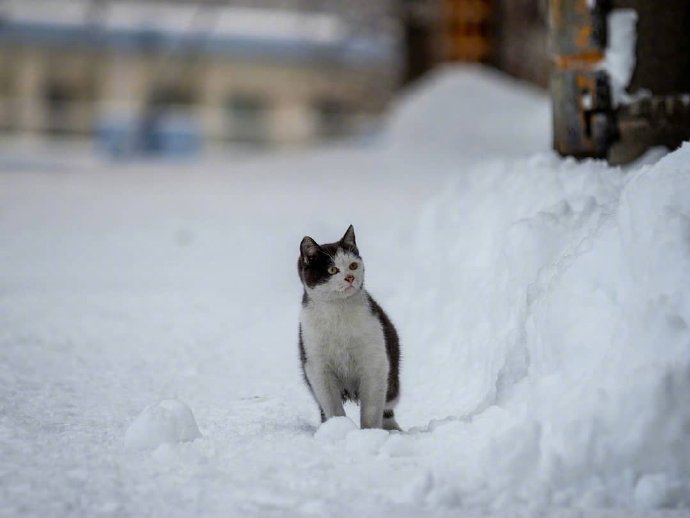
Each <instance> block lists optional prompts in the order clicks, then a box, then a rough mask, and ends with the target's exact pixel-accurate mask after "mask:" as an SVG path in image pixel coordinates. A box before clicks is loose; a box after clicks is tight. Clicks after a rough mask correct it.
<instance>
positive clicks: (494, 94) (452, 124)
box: [386, 65, 551, 157]
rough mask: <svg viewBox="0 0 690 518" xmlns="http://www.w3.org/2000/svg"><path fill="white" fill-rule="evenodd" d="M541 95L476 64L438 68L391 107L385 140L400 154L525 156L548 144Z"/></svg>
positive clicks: (546, 117) (545, 109) (546, 114)
mask: <svg viewBox="0 0 690 518" xmlns="http://www.w3.org/2000/svg"><path fill="white" fill-rule="evenodd" d="M550 127H551V118H550V111H549V102H548V98H547V97H546V96H545V95H544V94H543V92H541V91H539V90H537V89H536V88H534V87H532V86H529V85H527V84H526V83H522V82H520V81H517V80H515V79H511V78H509V77H508V76H506V75H504V74H501V73H499V72H496V71H495V70H492V69H489V68H486V67H481V66H461V67H459V66H457V65H455V66H452V65H448V66H445V67H440V68H438V69H436V70H434V71H433V72H431V73H429V74H427V75H426V76H424V77H423V78H422V79H421V80H420V81H419V82H417V83H415V84H414V85H413V87H412V88H411V89H410V90H408V91H407V92H406V93H405V94H404V95H403V96H402V97H401V98H400V99H399V100H398V101H397V103H396V106H395V109H394V110H393V113H392V115H391V117H390V120H389V121H388V125H387V131H386V136H387V138H386V140H387V146H388V147H389V149H390V150H391V151H393V152H401V153H404V154H405V155H412V156H414V155H416V154H420V153H425V154H428V153H433V154H435V155H437V156H438V155H452V156H455V157H458V156H460V155H462V156H481V157H484V156H491V155H495V154H500V155H501V156H506V155H525V154H527V153H531V152H536V151H541V150H543V149H545V148H546V147H547V146H548V135H549V132H550Z"/></svg>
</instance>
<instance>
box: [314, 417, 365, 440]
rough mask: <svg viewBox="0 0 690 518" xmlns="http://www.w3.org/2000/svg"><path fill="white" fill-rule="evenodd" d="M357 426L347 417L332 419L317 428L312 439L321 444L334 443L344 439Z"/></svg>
mask: <svg viewBox="0 0 690 518" xmlns="http://www.w3.org/2000/svg"><path fill="white" fill-rule="evenodd" d="M353 430H357V425H356V424H355V423H354V422H353V421H352V419H350V418H349V417H332V418H330V419H329V420H328V421H326V422H325V423H323V424H321V426H319V429H318V430H316V433H315V434H314V439H316V440H317V441H321V442H334V441H339V440H342V439H344V438H345V436H346V435H347V434H348V433H350V432H351V431H353Z"/></svg>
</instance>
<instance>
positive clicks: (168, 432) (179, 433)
mask: <svg viewBox="0 0 690 518" xmlns="http://www.w3.org/2000/svg"><path fill="white" fill-rule="evenodd" d="M199 437H201V432H200V431H199V427H198V426H197V424H196V420H195V419H194V414H192V410H191V409H190V408H189V407H188V406H187V405H185V404H184V403H182V402H181V401H176V400H174V399H168V400H164V401H161V402H159V403H156V404H155V405H151V406H148V407H146V408H145V409H144V411H143V412H142V413H141V414H139V416H138V417H137V418H136V419H135V420H134V422H133V423H132V424H131V425H129V428H127V431H126V432H125V449H127V450H143V449H153V448H157V447H158V446H160V445H162V444H173V443H178V442H188V441H193V440H194V439H198V438H199Z"/></svg>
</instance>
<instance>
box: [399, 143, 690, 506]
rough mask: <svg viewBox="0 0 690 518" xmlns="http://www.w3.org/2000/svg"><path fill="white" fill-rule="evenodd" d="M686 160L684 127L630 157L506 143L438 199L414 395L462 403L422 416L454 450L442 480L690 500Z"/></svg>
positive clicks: (655, 500)
mask: <svg viewBox="0 0 690 518" xmlns="http://www.w3.org/2000/svg"><path fill="white" fill-rule="evenodd" d="M689 164H690V145H688V144H686V145H685V146H684V147H683V148H682V149H680V150H678V151H676V152H675V153H672V154H670V155H668V156H667V157H665V158H664V159H662V160H661V161H659V162H658V163H657V164H655V165H652V166H645V167H642V168H641V169H639V170H637V171H634V172H632V173H630V174H624V173H623V172H621V171H620V170H618V169H611V168H608V167H606V166H605V165H603V164H601V163H597V162H585V163H582V164H579V163H576V162H574V161H571V160H565V161H562V160H560V159H556V158H555V157H551V156H542V157H535V158H531V159H523V160H518V161H514V162H510V163H509V162H505V161H496V162H494V163H484V164H482V165H481V166H477V167H474V168H471V169H469V170H467V171H458V178H457V180H456V181H455V183H454V185H453V186H452V187H451V188H449V189H448V190H447V191H446V192H444V193H443V194H442V195H441V196H440V197H439V198H438V199H436V200H434V201H433V202H431V203H430V205H429V207H428V208H427V210H426V212H425V213H424V215H423V217H422V219H421V221H420V223H419V227H418V229H417V231H416V235H415V238H414V239H413V240H412V246H413V248H414V254H413V256H412V261H411V262H412V264H414V265H415V268H414V269H413V271H411V272H410V275H409V278H407V279H406V280H405V282H404V283H403V286H407V287H408V289H407V290H409V291H407V290H405V291H404V292H403V293H402V294H401V297H402V298H403V299H405V300H409V301H412V302H411V304H410V305H409V307H408V312H409V313H408V314H406V315H404V317H403V318H402V321H403V322H404V323H405V324H404V326H405V329H404V332H403V333H402V334H403V336H405V337H406V338H407V339H406V345H407V347H406V362H405V365H406V366H407V369H406V370H405V371H404V372H406V373H407V374H406V376H407V379H406V380H405V383H404V386H405V387H409V389H408V391H409V393H406V394H405V397H403V399H402V401H403V404H404V403H405V401H407V402H408V403H409V404H410V406H411V407H413V408H414V407H417V408H421V407H422V405H426V409H427V411H430V412H433V413H435V414H436V415H437V416H438V417H445V416H451V417H448V418H445V419H441V420H438V421H434V422H432V423H431V425H429V427H426V428H423V429H422V430H418V434H419V437H418V438H417V439H416V440H417V441H418V443H417V444H416V447H417V448H418V449H421V450H422V451H426V452H427V454H428V453H429V452H436V453H438V452H439V450H443V451H444V452H445V455H446V456H447V457H448V458H452V459H453V460H452V462H449V463H447V465H445V466H444V465H443V461H441V462H440V463H439V464H437V465H436V466H435V468H434V469H433V471H434V477H433V478H434V480H442V481H443V480H445V481H448V482H449V483H451V482H452V484H454V485H455V486H456V487H458V488H459V489H460V494H461V495H463V497H464V498H467V497H470V498H471V499H473V500H475V501H485V502H490V501H493V502H498V504H496V505H499V506H500V505H503V504H501V502H503V503H515V502H516V501H525V502H530V503H534V502H543V503H544V505H571V504H576V505H584V506H586V507H601V506H604V507H605V506H611V505H622V506H629V505H632V506H635V505H637V506H638V507H642V508H647V507H660V506H665V507H674V506H687V505H690V440H689V437H690V165H689ZM432 373H433V375H432ZM400 415H405V412H404V411H403V409H402V408H401V411H400ZM427 432H428V433H427ZM439 457H440V456H439Z"/></svg>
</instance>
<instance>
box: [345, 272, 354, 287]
mask: <svg viewBox="0 0 690 518" xmlns="http://www.w3.org/2000/svg"><path fill="white" fill-rule="evenodd" d="M345 280H346V281H347V282H349V283H350V284H352V283H353V282H354V280H355V276H354V275H352V274H351V273H348V274H347V275H346V276H345Z"/></svg>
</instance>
